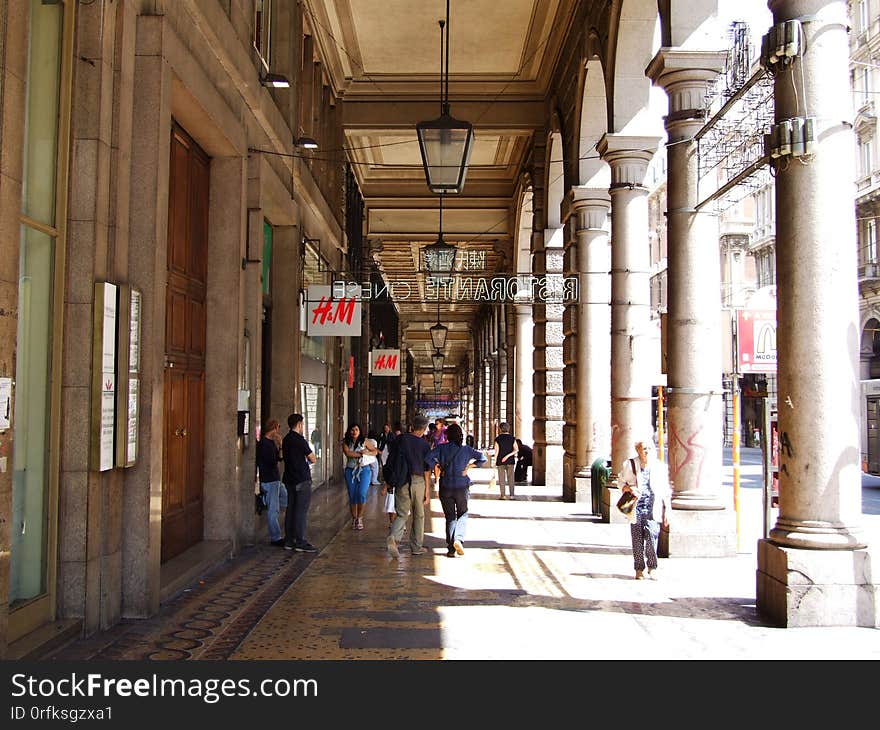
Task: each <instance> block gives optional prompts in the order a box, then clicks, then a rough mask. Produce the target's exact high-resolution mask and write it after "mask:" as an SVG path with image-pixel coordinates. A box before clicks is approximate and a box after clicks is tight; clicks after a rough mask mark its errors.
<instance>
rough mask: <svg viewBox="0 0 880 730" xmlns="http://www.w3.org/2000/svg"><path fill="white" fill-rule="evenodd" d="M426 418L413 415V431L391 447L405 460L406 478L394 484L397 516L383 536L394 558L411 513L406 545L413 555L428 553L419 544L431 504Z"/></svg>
mask: <svg viewBox="0 0 880 730" xmlns="http://www.w3.org/2000/svg"><path fill="white" fill-rule="evenodd" d="M427 426H428V419H427V418H425V417H424V416H416V417H415V418H414V419H413V430H412V433H406V434H403V435H402V436H400V437H398V439H397V440H396V442H395V444H394V446H395V448H397V449H399V451H400V455H401V456H403V457H404V458H405V459H406V463H407V466H408V471H409V480H408V482H407V483H405V484H395V485H394V509H395V513H396V517H395V518H394V522H393V523H392V524H391V532H390V533H389V534H388V538H387V539H386V545H387V547H388V552H389V553H391V555H392V556H393V557H395V558H397V557H400V551H399V550H398V547H397V544H398V543H399V542H400V540H401V538H402V537H403V530H404V528H405V527H406V520H407V517H409V514H410V512H412V529H411V530H410V533H409V547H410V553H411V554H412V555H422V554H423V553H425V552H427V551H426V550H425V549H424V547H423V546H422V543H423V542H424V539H425V507H426V506H427V505H429V504H430V503H431V473H430V470H429V469H428V464H427V461H426V459H427V456H428V452H429V451H430V448H429V447H428V442H427V441H425V439H424V435H425V429H426V428H427Z"/></svg>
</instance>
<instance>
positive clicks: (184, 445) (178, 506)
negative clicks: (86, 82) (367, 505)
mask: <svg viewBox="0 0 880 730" xmlns="http://www.w3.org/2000/svg"><path fill="white" fill-rule="evenodd" d="M170 167H171V169H170V181H169V192H168V259H167V262H168V279H167V281H168V283H167V287H166V293H165V392H164V396H165V408H164V434H163V439H164V444H163V445H164V449H163V463H162V476H163V479H162V561H163V562H164V561H166V560H169V559H170V558H173V557H174V556H175V555H178V554H180V553H182V552H183V551H184V550H186V549H187V548H189V547H191V546H192V545H194V544H195V543H197V542H200V541H201V540H202V535H203V530H204V500H203V495H204V479H205V339H206V338H205V329H206V314H205V300H206V293H207V273H208V265H207V263H208V181H209V167H210V159H209V158H208V156H207V155H206V154H205V152H204V151H203V150H202V149H201V148H200V147H199V146H198V145H197V144H196V143H195V142H194V141H193V140H192V138H191V137H190V136H189V135H188V134H187V133H186V132H185V131H184V130H183V129H182V128H181V127H180V126H178V125H177V124H174V125H172V131H171V166H170Z"/></svg>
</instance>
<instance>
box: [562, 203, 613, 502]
mask: <svg viewBox="0 0 880 730" xmlns="http://www.w3.org/2000/svg"><path fill="white" fill-rule="evenodd" d="M568 205H569V210H570V211H571V215H572V216H573V217H574V222H575V239H576V246H577V248H576V250H577V265H576V271H577V275H578V298H577V303H576V316H577V320H576V332H577V335H576V348H575V361H576V369H575V372H576V375H575V383H574V386H575V388H574V394H575V420H576V424H577V430H576V439H577V442H576V443H577V449H576V451H575V452H574V453H575V458H576V467H577V471H576V479H575V487H576V495H575V499H576V501H578V502H589V501H590V500H591V496H592V495H591V487H590V466H591V465H592V463H593V462H594V461H595V460H596V459H599V458H604V459H607V458H609V457H610V455H611V453H610V451H611V435H610V429H611V338H610V337H609V332H610V330H611V308H610V306H609V304H610V303H611V278H610V277H609V275H608V272H609V269H610V268H611V248H610V245H609V236H608V214H609V211H610V209H611V197H610V195H609V194H608V191H607V190H596V189H590V188H580V187H578V188H573V189H572V190H571V191H570V192H569V195H568Z"/></svg>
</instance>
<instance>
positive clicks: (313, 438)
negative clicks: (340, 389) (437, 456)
mask: <svg viewBox="0 0 880 730" xmlns="http://www.w3.org/2000/svg"><path fill="white" fill-rule="evenodd" d="M327 269H328V267H327V266H326V264H325V263H324V261H323V260H322V259H321V257H320V254H319V253H318V251H317V250H316V249H315V248H314V247H313V246H312V245H311V244H306V246H305V253H304V256H303V284H302V285H303V290H305V289H306V288H307V287H309V286H313V285H316V284H329V283H330V274H329V272H328V270H327ZM306 315H307V312H305V311H304V313H303V317H305V316H306ZM305 329H306V324H305V319H304V320H303V331H302V333H301V339H300V374H301V380H302V382H301V383H300V393H299V396H300V403H301V406H302V414H303V421H304V425H303V434H304V435H305V437H306V438H307V439H308V440H309V443H310V444H311V445H312V450H313V451H314V452H315V456H316V458H317V461H316V463H315V465H314V466H313V467H312V483H313V484H316V485H317V484H321V483H322V482H324V481H326V480H327V478H328V476H329V475H330V473H331V471H332V469H330V468H329V466H328V465H329V458H330V455H331V454H332V453H333V448H332V445H331V444H329V443H328V441H327V438H328V434H329V433H330V420H329V417H328V403H329V389H328V387H327V371H328V369H329V368H328V362H329V352H328V347H329V345H330V342H331V341H332V339H330V338H327V337H309V336H308V335H307V334H306V332H305Z"/></svg>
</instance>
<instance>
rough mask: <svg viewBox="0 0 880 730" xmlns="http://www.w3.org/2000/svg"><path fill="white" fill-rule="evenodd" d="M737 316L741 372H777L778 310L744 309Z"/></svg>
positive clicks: (738, 359) (737, 347)
mask: <svg viewBox="0 0 880 730" xmlns="http://www.w3.org/2000/svg"><path fill="white" fill-rule="evenodd" d="M736 316H737V322H736V332H737V337H736V341H737V346H736V349H737V353H736V356H737V364H738V367H739V372H741V373H775V372H776V312H775V311H772V310H769V311H768V310H764V311H760V310H750V309H744V310H740V311H739V312H737V313H736Z"/></svg>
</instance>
